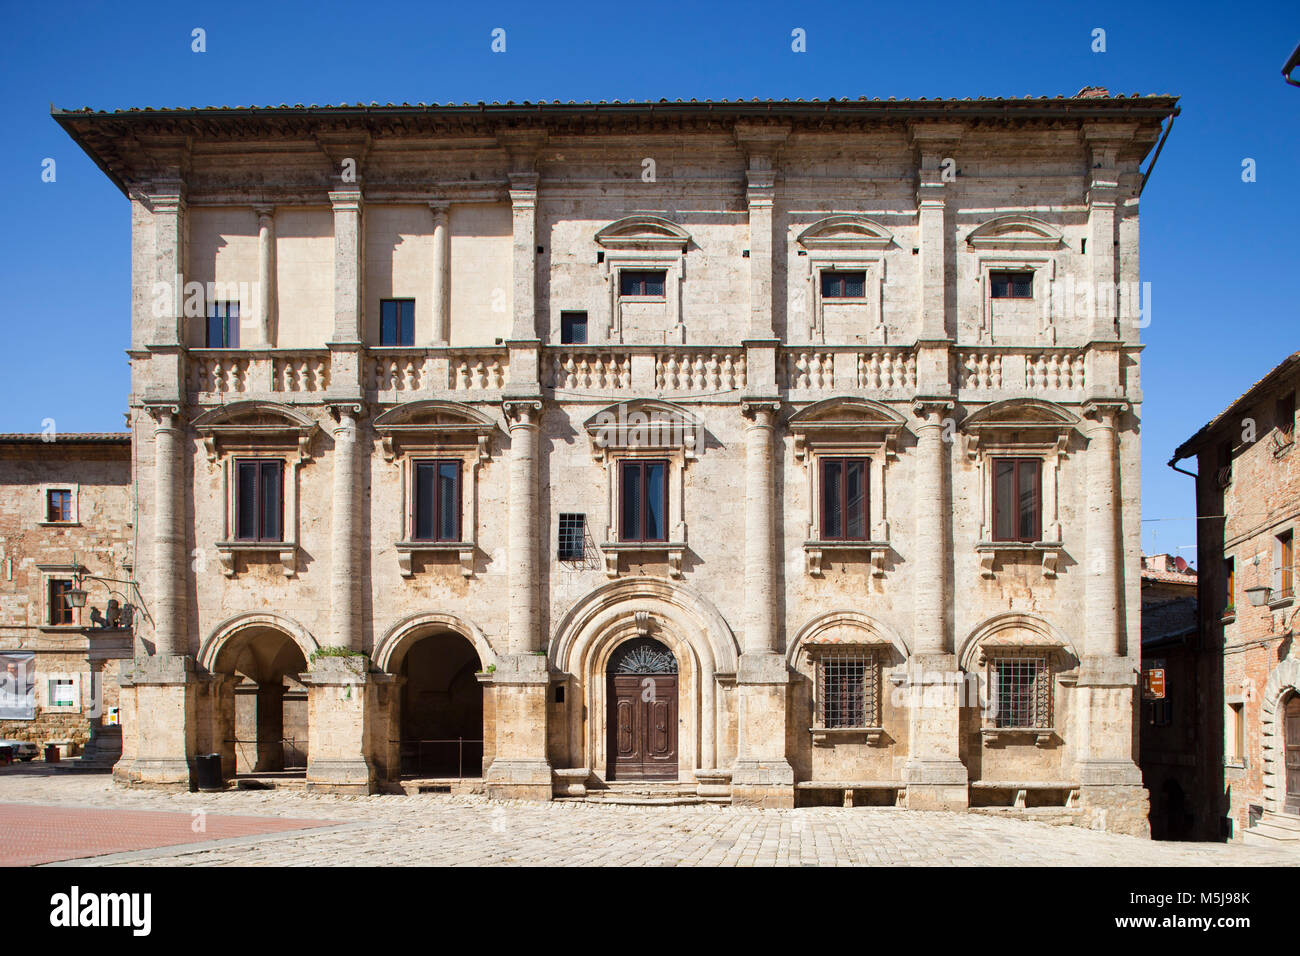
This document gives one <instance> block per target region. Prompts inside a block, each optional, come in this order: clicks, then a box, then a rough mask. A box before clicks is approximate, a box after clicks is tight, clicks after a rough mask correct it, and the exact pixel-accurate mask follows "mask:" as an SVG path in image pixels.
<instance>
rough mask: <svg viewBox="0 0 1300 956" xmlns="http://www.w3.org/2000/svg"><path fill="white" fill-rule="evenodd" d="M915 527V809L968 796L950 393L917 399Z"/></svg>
mask: <svg viewBox="0 0 1300 956" xmlns="http://www.w3.org/2000/svg"><path fill="white" fill-rule="evenodd" d="M912 411H913V414H915V416H916V419H917V422H916V425H915V429H916V434H917V438H916V456H915V460H916V465H915V467H916V474H915V478H914V480H913V483H912V484H913V489H914V498H913V500H914V506H913V507H914V509H915V512H916V532H915V537H914V539H913V543H912V547H911V549H910V550H911V553H910V554H908V555H906V558H907V560H908V562H909V563H910V564H911V565H912V572H911V573H912V582H913V583H912V607H913V619H912V657H911V659H910V660H909V661H908V667H907V674H906V678H905V680H906V685H905V686H906V690H907V701H908V723H909V743H908V759H907V767H906V774H907V799H908V806H909V807H912V808H914V809H960V808H962V807H965V806H966V805H967V803H968V791H967V774H966V766H965V764H963V763H962V762H961V757H960V756H959V754H960V718H961V703H962V699H961V692H962V687H963V683H962V678H961V672H960V670H959V668H958V664H957V658H956V655H955V654H954V653H953V640H952V603H953V592H952V573H951V570H950V562H951V560H952V548H951V544H950V540H951V534H950V521H951V508H950V507H949V500H950V499H949V494H948V486H949V481H948V471H949V466H950V462H951V457H952V445H951V443H950V442H948V441H945V440H944V431H945V425H946V422H947V421H948V420H949V418H950V416H951V415H952V412H953V403H952V401H950V400H948V399H917V401H916V402H915V403H914V404H913V406H912Z"/></svg>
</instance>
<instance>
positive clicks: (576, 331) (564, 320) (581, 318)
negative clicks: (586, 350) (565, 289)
mask: <svg viewBox="0 0 1300 956" xmlns="http://www.w3.org/2000/svg"><path fill="white" fill-rule="evenodd" d="M560 342H561V344H563V345H586V344H587V313H586V312H561V313H560Z"/></svg>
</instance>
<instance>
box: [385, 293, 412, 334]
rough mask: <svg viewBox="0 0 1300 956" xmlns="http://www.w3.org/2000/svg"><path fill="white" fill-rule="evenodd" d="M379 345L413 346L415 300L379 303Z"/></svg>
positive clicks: (391, 300) (390, 300)
mask: <svg viewBox="0 0 1300 956" xmlns="http://www.w3.org/2000/svg"><path fill="white" fill-rule="evenodd" d="M379 344H380V345H414V344H415V300H414V299H381V300H380V302H379Z"/></svg>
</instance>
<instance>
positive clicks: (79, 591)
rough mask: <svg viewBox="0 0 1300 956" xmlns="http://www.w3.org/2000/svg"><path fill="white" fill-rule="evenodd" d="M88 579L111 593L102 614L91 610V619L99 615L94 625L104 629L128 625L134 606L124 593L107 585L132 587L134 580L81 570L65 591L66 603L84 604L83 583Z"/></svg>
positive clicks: (85, 594) (74, 605) (84, 591)
mask: <svg viewBox="0 0 1300 956" xmlns="http://www.w3.org/2000/svg"><path fill="white" fill-rule="evenodd" d="M89 581H94V582H97V583H99V584H102V585H104V587H105V589H106V590H107V591H108V593H109V595H111V596H110V597H109V599H108V603H107V604H105V605H104V613H103V615H99V611H98V610H96V609H92V610H91V620H95V617H96V616H99V620H97V621H95V626H96V627H99V628H102V629H104V630H117V629H119V628H125V627H130V626H131V617H132V615H133V614H134V612H135V607H134V605H132V604H131V603H130V602H129V601H127V599H126V595H124V594H122V593H121V592H120V591H117V590H114V589H113V588H112V587H109V585H112V584H124V585H127V586H128V587H131V588H134V587H135V582H134V581H123V580H121V579H119V578H102V577H99V576H98V575H95V574H86V573H84V572H82V573H80V574H78V575H77V576H76V577H75V578H74V579H73V582H72V588H71V590H69V591H68V592H67V594H68V603H69V604H70V605H72V606H73V607H85V606H86V598H87V596H88V595H87V592H86V588H85V584H86V582H89ZM128 609H129V610H128Z"/></svg>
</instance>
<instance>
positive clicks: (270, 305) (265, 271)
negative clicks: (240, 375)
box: [240, 206, 276, 346]
mask: <svg viewBox="0 0 1300 956" xmlns="http://www.w3.org/2000/svg"><path fill="white" fill-rule="evenodd" d="M253 211H254V212H255V213H257V324H256V326H255V328H256V336H257V337H256V340H255V341H252V342H244V341H243V340H242V338H241V340H240V344H241V345H253V346H272V345H274V344H275V304H276V293H275V278H276V276H275V207H274V206H254V207H253ZM240 325H241V330H242V327H244V323H243V321H242V319H241V321H240Z"/></svg>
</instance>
